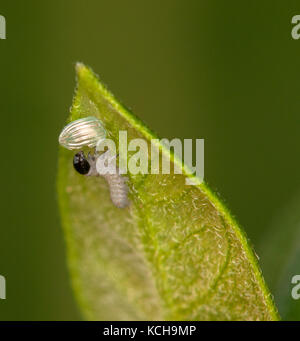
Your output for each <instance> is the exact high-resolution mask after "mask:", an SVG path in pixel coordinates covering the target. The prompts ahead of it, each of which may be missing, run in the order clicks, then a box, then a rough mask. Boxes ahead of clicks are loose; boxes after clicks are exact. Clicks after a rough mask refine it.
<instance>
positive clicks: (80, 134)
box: [59, 116, 129, 208]
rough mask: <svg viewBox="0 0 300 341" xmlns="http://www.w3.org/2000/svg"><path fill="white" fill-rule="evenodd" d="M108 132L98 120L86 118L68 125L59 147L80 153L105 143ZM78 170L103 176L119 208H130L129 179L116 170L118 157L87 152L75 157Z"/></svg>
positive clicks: (74, 161) (105, 153)
mask: <svg viewBox="0 0 300 341" xmlns="http://www.w3.org/2000/svg"><path fill="white" fill-rule="evenodd" d="M105 136H106V131H105V129H104V128H103V126H102V123H101V121H100V120H98V119H97V118H96V117H92V116H90V117H86V118H83V119H79V120H76V121H73V122H71V123H70V124H68V125H67V126H66V127H65V128H64V129H63V131H62V132H61V134H60V136H59V143H60V144H61V145H62V146H64V147H65V148H67V149H80V148H82V147H84V146H88V147H95V146H97V145H98V144H99V143H100V142H101V141H103V140H104V139H105ZM73 166H74V168H75V170H76V171H77V172H78V173H80V174H82V175H85V176H103V177H104V179H105V180H106V181H107V183H108V185H109V189H110V197H111V200H112V202H113V204H114V205H115V206H116V207H119V208H124V207H126V206H128V205H129V201H128V186H127V184H126V180H127V179H126V178H125V177H123V176H122V175H121V174H120V171H119V168H118V167H117V166H116V155H111V154H110V151H109V150H107V151H106V152H104V153H102V154H100V155H99V154H98V153H97V152H96V153H95V154H94V155H92V154H91V153H88V155H87V157H85V155H84V152H83V151H80V152H78V153H76V154H75V156H74V159H73Z"/></svg>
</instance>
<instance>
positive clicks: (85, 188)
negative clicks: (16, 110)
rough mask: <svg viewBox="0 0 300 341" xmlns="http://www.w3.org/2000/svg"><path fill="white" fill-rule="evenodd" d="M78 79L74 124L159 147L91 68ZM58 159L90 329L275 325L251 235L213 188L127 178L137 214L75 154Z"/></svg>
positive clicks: (73, 269)
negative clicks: (100, 323) (76, 165)
mask: <svg viewBox="0 0 300 341" xmlns="http://www.w3.org/2000/svg"><path fill="white" fill-rule="evenodd" d="M76 71H77V91H76V94H75V98H74V101H73V106H72V109H71V115H70V121H72V120H75V119H78V118H82V117H86V116H96V117H97V118H99V119H100V120H101V121H102V122H103V124H104V126H105V128H106V130H107V131H108V133H109V137H110V138H112V139H113V140H114V141H115V143H116V145H118V136H119V134H118V133H119V130H127V133H128V141H130V140H131V139H133V138H143V139H146V140H147V141H148V142H149V141H150V140H151V139H152V138H156V137H155V136H154V134H153V133H152V132H150V131H149V130H148V129H147V128H146V127H145V126H144V125H143V124H142V123H141V122H140V121H138V119H137V118H135V117H134V116H133V115H132V114H131V113H130V112H129V111H128V110H127V109H125V108H124V107H123V106H122V105H121V104H120V103H119V102H118V101H117V100H116V99H115V98H114V97H113V95H112V94H111V93H110V92H108V90H107V89H106V88H105V87H104V86H103V84H102V83H100V81H99V80H98V78H97V77H96V76H95V75H94V73H93V72H92V71H91V70H90V69H89V68H87V67H86V66H84V65H83V64H77V66H76ZM163 153H166V150H164V149H163ZM59 154H60V155H59V172H58V192H59V204H60V211H61V216H62V222H63V227H64V230H65V236H66V241H67V250H68V261H69V266H70V273H71V276H72V283H73V287H74V290H75V293H76V296H77V298H78V301H79V303H80V306H81V309H82V312H83V314H84V316H85V318H86V319H91V320H277V319H278V314H277V310H276V308H275V306H274V304H273V301H272V298H271V295H270V293H269V291H268V289H267V287H266V285H265V282H264V280H263V278H262V275H261V272H260V270H259V267H258V264H257V260H256V257H255V256H254V254H253V252H252V250H251V248H250V247H249V245H248V242H247V238H246V236H245V234H244V232H242V230H241V229H240V228H239V226H238V225H237V223H236V222H235V221H234V219H233V218H232V217H231V216H230V214H229V212H228V210H227V209H226V208H225V207H224V206H223V205H222V203H221V202H220V201H219V199H218V198H217V197H216V196H215V195H214V194H213V193H212V192H211V191H210V190H209V189H208V187H207V185H206V184H204V183H202V184H200V185H199V184H198V185H197V186H187V185H186V184H185V179H186V175H184V174H182V175H180V174H177V175H172V174H170V175H150V174H149V175H144V176H142V175H139V176H133V175H129V187H130V194H129V199H130V201H131V204H130V206H129V207H128V208H126V209H118V208H116V207H115V206H114V205H113V204H112V202H111V200H110V197H109V189H108V186H107V184H106V183H105V181H104V180H103V179H102V177H99V178H92V177H91V178H89V177H84V176H81V175H79V174H77V173H76V172H75V171H74V170H73V166H72V158H73V153H72V152H70V151H68V150H65V149H63V148H60V152H59ZM167 156H169V157H170V158H171V160H172V162H175V163H178V161H177V159H176V158H173V156H172V155H167ZM194 180H196V179H194Z"/></svg>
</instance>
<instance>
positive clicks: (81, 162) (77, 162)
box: [73, 151, 91, 175]
mask: <svg viewBox="0 0 300 341" xmlns="http://www.w3.org/2000/svg"><path fill="white" fill-rule="evenodd" d="M73 166H74V168H75V170H76V171H77V172H78V173H80V174H83V175H85V174H87V173H88V172H89V170H90V168H91V166H90V164H89V162H88V160H87V159H86V158H85V156H84V152H83V151H81V152H79V153H77V154H75V155H74V159H73Z"/></svg>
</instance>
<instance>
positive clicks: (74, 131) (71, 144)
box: [59, 116, 106, 150]
mask: <svg viewBox="0 0 300 341" xmlns="http://www.w3.org/2000/svg"><path fill="white" fill-rule="evenodd" d="M105 137H106V130H105V129H104V127H103V125H102V123H101V121H100V120H99V119H98V118H96V117H94V116H88V117H84V118H80V119H79V120H76V121H73V122H71V123H69V124H68V125H66V126H65V127H64V129H63V130H62V132H61V133H60V135H59V143H60V144H61V145H62V146H63V147H65V148H67V149H71V150H72V149H80V148H82V147H90V148H93V147H96V145H97V144H98V143H99V142H100V141H102V140H104V139H105Z"/></svg>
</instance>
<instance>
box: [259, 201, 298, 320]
mask: <svg viewBox="0 0 300 341" xmlns="http://www.w3.org/2000/svg"><path fill="white" fill-rule="evenodd" d="M299 207H300V195H299V194H298V195H297V196H295V197H294V198H293V199H292V200H291V201H290V202H289V203H288V204H287V206H286V207H284V208H283V209H281V210H279V211H278V213H277V214H276V216H275V217H274V218H273V222H272V223H271V225H270V228H269V229H268V231H267V233H266V234H265V236H264V237H263V238H262V242H261V245H260V249H261V259H262V266H263V269H264V273H265V276H266V280H267V283H268V284H269V285H270V287H271V289H272V292H274V296H275V302H276V303H277V305H278V309H279V312H280V315H281V316H282V319H284V320H298V321H299V320H300V302H299V299H298V300H295V299H294V298H293V297H292V289H293V288H294V287H295V286H296V283H292V278H293V277H294V276H295V275H300V271H299V269H300V243H299V240H300V210H299Z"/></svg>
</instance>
